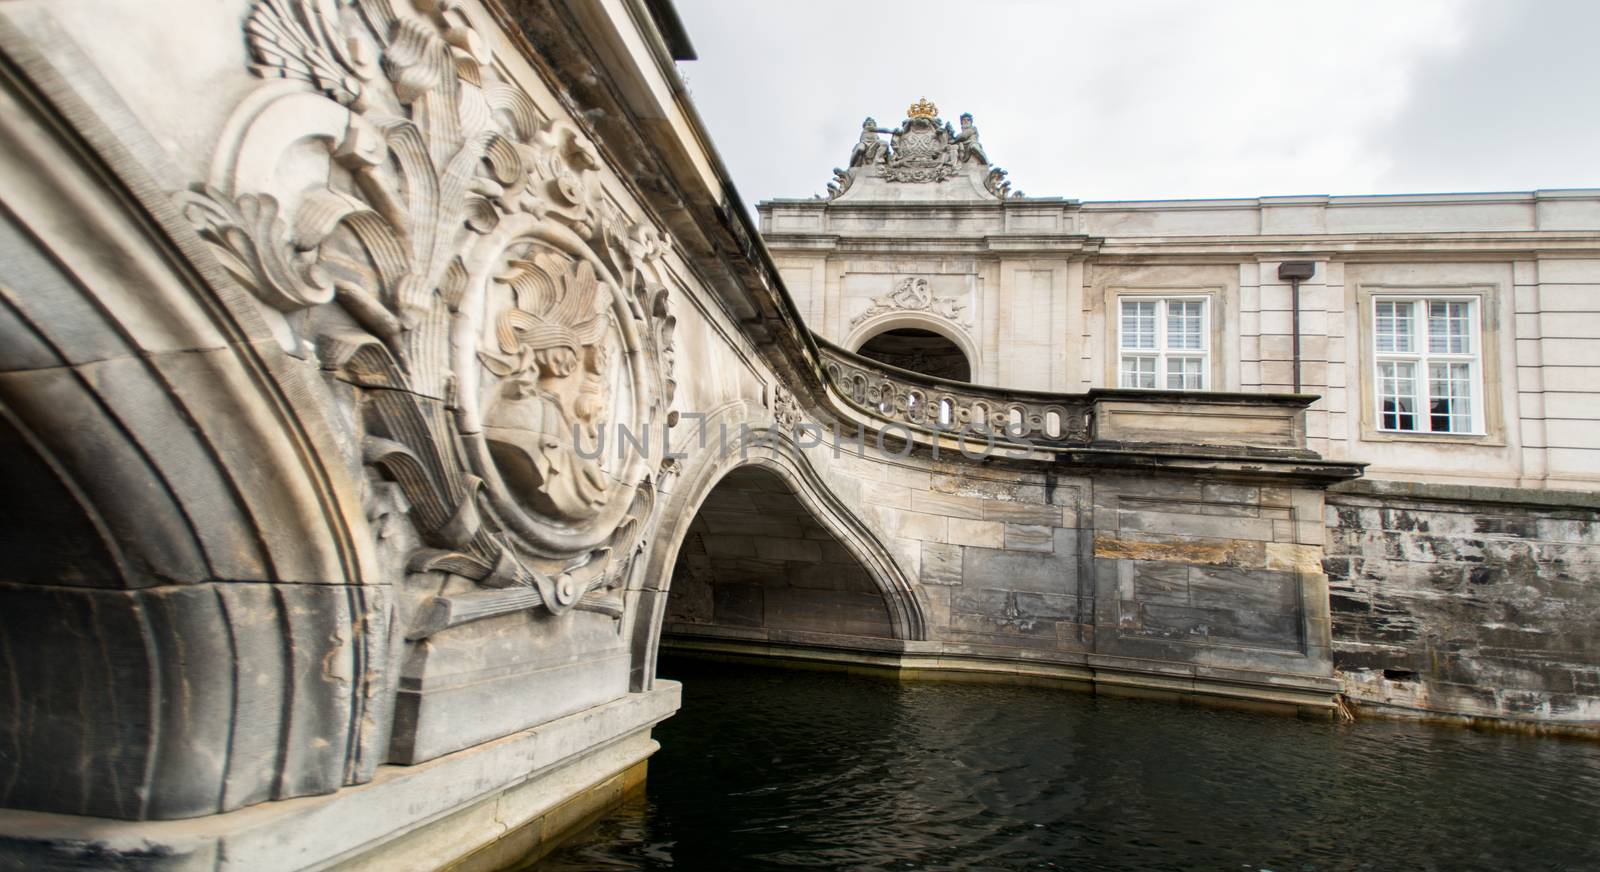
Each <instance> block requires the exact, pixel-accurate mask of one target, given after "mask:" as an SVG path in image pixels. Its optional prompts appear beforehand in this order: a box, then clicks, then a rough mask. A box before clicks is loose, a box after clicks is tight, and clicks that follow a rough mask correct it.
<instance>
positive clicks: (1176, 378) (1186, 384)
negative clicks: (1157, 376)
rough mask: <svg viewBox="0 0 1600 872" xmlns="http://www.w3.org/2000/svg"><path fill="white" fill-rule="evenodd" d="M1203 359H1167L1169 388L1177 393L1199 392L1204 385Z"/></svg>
mask: <svg viewBox="0 0 1600 872" xmlns="http://www.w3.org/2000/svg"><path fill="white" fill-rule="evenodd" d="M1201 362H1202V358H1199V357H1169V358H1167V388H1168V389H1170V390H1175V391H1198V390H1200V389H1201V388H1202V387H1204V385H1203V384H1202V381H1201V379H1202V376H1201V373H1202V372H1204V368H1203V367H1202V366H1201Z"/></svg>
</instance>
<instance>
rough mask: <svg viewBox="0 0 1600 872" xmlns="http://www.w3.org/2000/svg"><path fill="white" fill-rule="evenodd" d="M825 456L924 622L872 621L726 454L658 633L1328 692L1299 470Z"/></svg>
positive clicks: (837, 566)
mask: <svg viewBox="0 0 1600 872" xmlns="http://www.w3.org/2000/svg"><path fill="white" fill-rule="evenodd" d="M818 460H819V461H821V460H822V459H821V458H818ZM825 462H826V463H828V464H829V465H830V466H831V467H833V468H834V469H835V470H836V471H839V472H842V473H844V474H843V475H842V476H841V480H840V481H839V482H837V483H836V487H837V489H838V496H839V497H840V498H841V499H842V500H843V502H844V503H845V504H847V505H849V506H851V507H852V508H854V509H855V510H856V511H858V512H859V513H860V516H861V518H862V520H863V522H864V523H865V524H866V525H867V526H868V527H869V528H871V529H872V530H873V531H874V533H875V535H876V537H877V538H878V539H879V540H880V541H882V542H883V543H884V546H885V547H886V548H887V550H888V553H889V555H891V556H892V558H893V561H894V562H895V563H896V564H897V565H898V568H899V571H900V572H901V573H903V575H904V576H905V577H906V578H907V579H909V580H910V587H911V590H912V592H913V593H914V596H915V599H916V600H917V602H918V603H919V604H920V607H921V610H922V612H923V614H924V616H925V627H926V631H925V634H924V635H922V636H910V637H908V636H905V635H902V634H899V633H891V632H887V630H888V629H889V628H888V627H887V625H886V624H884V623H883V621H882V619H881V618H880V617H878V616H879V615H881V614H882V606H881V604H880V603H881V599H882V597H881V594H880V593H878V587H877V586H875V585H873V584H871V583H870V582H871V578H870V576H869V574H868V573H866V572H864V571H863V569H862V568H861V567H860V565H859V564H858V563H856V561H854V559H853V558H851V556H850V554H849V553H847V552H845V551H844V550H843V549H839V548H837V547H833V546H834V543H832V542H830V541H828V538H829V533H828V530H827V529H825V527H824V525H820V524H818V523H817V521H815V520H813V519H811V518H809V517H807V516H806V515H805V514H804V513H803V512H802V513H801V514H798V515H797V514H794V512H793V510H794V509H797V508H803V507H799V506H798V505H796V504H795V503H794V502H793V498H792V497H789V496H787V495H785V494H782V493H777V492H775V491H777V490H779V489H781V486H782V482H778V481H776V480H775V479H774V480H770V481H768V480H764V478H762V477H760V476H759V475H746V474H745V471H744V470H740V471H737V472H735V473H733V474H731V475H729V476H728V477H727V478H726V479H724V480H723V482H722V483H721V484H719V485H718V486H717V488H716V489H715V490H714V491H713V492H712V493H711V494H709V495H708V497H707V498H706V500H705V502H704V503H703V505H702V506H701V507H700V509H699V513H698V515H697V516H696V518H695V520H694V521H693V523H692V524H690V526H689V534H688V536H687V537H686V539H685V542H684V544H683V546H682V550H680V552H679V554H678V558H677V566H676V571H675V573H674V577H673V582H672V588H671V596H670V598H669V601H668V612H667V614H668V619H667V624H666V627H665V628H664V631H665V632H666V633H667V634H669V635H671V636H674V637H676V638H677V639H678V640H684V639H688V638H692V639H694V640H696V644H700V643H703V642H705V641H707V640H718V641H719V642H727V643H732V642H734V641H738V640H743V641H756V642H760V643H762V644H763V645H766V644H768V643H784V642H788V643H793V644H800V645H822V646H829V647H835V648H846V649H855V650H858V651H863V652H873V653H872V656H873V657H875V658H878V659H877V661H875V662H879V661H881V662H884V663H888V664H890V665H893V664H898V665H899V666H900V667H901V668H915V669H919V670H921V669H924V668H927V669H961V670H969V671H971V670H976V671H1001V672H1018V671H1021V672H1028V671H1029V670H1045V671H1052V670H1053V671H1052V672H1051V674H1053V675H1055V676H1056V677H1061V678H1066V679H1067V680H1071V681H1080V682H1083V683H1085V684H1092V685H1095V686H1105V687H1113V686H1114V687H1117V688H1122V689H1126V688H1137V689H1138V690H1139V692H1154V693H1159V694H1167V693H1175V694H1178V695H1185V696H1187V695H1204V696H1212V697H1243V698H1250V699H1253V700H1268V701H1278V702H1285V703H1289V704H1291V705H1310V706H1323V707H1326V706H1329V705H1330V704H1331V700H1332V696H1333V692H1334V690H1335V689H1336V688H1335V685H1334V683H1333V681H1332V678H1331V674H1332V667H1331V663H1330V660H1329V655H1328V632H1329V631H1328V618H1327V607H1326V603H1327V593H1326V579H1325V577H1324V576H1323V574H1322V567H1321V562H1320V561H1321V557H1322V550H1321V543H1322V539H1323V535H1324V528H1323V524H1322V498H1321V491H1320V490H1319V489H1318V488H1316V487H1314V486H1309V485H1308V484H1303V485H1298V486H1297V485H1295V484H1293V483H1290V482H1288V481H1286V480H1283V479H1274V478H1265V477H1262V476H1260V475H1259V474H1255V473H1250V472H1246V471H1241V470H1233V471H1231V472H1229V471H1226V470H1218V471H1211V472H1199V471H1192V470H1191V471H1186V472H1181V473H1171V472H1169V473H1162V472H1160V471H1157V470H1153V469H1152V470H1147V471H1134V470H1129V469H1120V468H1091V467H1085V466H1071V467H1068V466H1058V467H1051V468H1048V469H1049V471H1045V470H1042V469H1040V468H1039V467H1038V466H1036V465H1032V466H1030V465H1015V466H1013V465H1010V464H1004V463H997V462H995V461H993V460H991V461H985V462H973V461H970V460H964V459H961V458H960V456H959V454H958V455H957V456H956V457H955V458H952V457H950V456H948V454H946V455H945V456H943V457H942V458H940V459H933V458H932V457H930V456H929V455H928V453H927V452H924V451H921V450H919V451H916V452H912V453H910V454H907V455H904V456H896V455H894V454H888V453H884V452H882V451H878V450H875V449H872V448H868V449H867V450H866V451H865V452H863V453H862V454H861V455H860V456H856V455H854V454H851V453H849V452H845V453H842V454H841V455H840V456H838V457H831V458H826V461H825ZM1057 470H1059V472H1058V471H1057ZM766 478H770V477H766ZM808 613H809V614H808ZM824 633H831V634H832V636H831V638H830V637H825V636H824V635H823V634H824ZM795 656H804V655H802V654H800V653H799V652H796V654H795ZM886 657H887V658H889V659H888V660H884V659H883V658H886ZM895 657H898V658H900V659H899V660H894V658H895ZM930 657H931V658H937V663H934V662H933V661H931V660H929V659H927V658H930Z"/></svg>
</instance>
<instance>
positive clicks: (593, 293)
mask: <svg viewBox="0 0 1600 872" xmlns="http://www.w3.org/2000/svg"><path fill="white" fill-rule="evenodd" d="M245 31H246V36H247V40H248V44H249V48H250V53H251V56H252V58H253V60H254V66H253V70H254V72H255V73H256V74H257V75H259V76H261V77H262V78H265V79H271V80H281V81H272V82H269V83H267V84H264V85H262V86H261V87H260V88H259V89H258V90H257V91H256V92H255V93H253V94H252V95H251V96H250V97H248V98H246V99H245V100H244V101H243V103H242V104H241V106H240V107H239V109H238V110H237V111H236V113H235V115H234V117H233V118H232V120H231V121H230V123H229V124H228V126H227V128H226V130H227V134H226V135H225V138H224V141H223V143H222V144H221V146H220V148H219V151H218V154H217V156H216V159H215V163H214V167H213V171H212V174H211V178H210V179H209V181H208V183H207V184H205V185H200V186H196V188H195V189H194V190H192V191H189V192H185V193H183V194H181V195H180V197H179V199H180V204H181V206H182V207H183V209H184V211H185V214H186V215H187V216H188V218H189V219H190V221H191V222H193V224H194V225H195V227H196V228H197V229H198V230H199V232H200V233H201V235H202V237H203V238H204V239H206V240H207V241H208V242H209V243H210V244H211V246H212V250H213V251H214V253H215V254H216V255H217V256H218V257H219V258H220V260H221V261H222V263H223V264H224V266H225V267H226V268H227V269H228V271H229V272H230V273H231V274H232V275H233V276H234V277H235V278H236V279H237V280H238V281H240V282H241V283H242V284H243V285H244V286H245V287H246V288H248V289H249V290H250V291H251V292H252V293H253V294H254V295H255V296H256V297H257V298H258V299H259V300H260V301H261V302H262V303H263V304H264V305H265V306H266V307H267V308H266V309H265V313H266V315H267V317H268V318H269V320H271V321H272V323H273V325H274V328H275V330H276V332H277V335H278V337H279V340H280V342H282V344H283V345H284V347H285V348H286V349H287V350H289V351H290V352H291V353H293V354H297V355H300V356H304V357H308V358H312V359H315V360H317V361H318V362H320V364H321V366H322V367H323V368H324V369H325V370H326V371H328V372H330V373H331V374H332V375H334V377H336V378H339V379H341V380H343V381H346V382H348V383H350V384H352V385H355V386H356V387H357V388H359V389H360V391H361V394H362V400H361V403H360V404H359V407H360V408H361V410H362V411H361V420H360V426H361V429H362V432H363V433H364V434H365V435H364V440H365V441H364V444H363V452H364V462H365V463H367V464H368V465H369V466H370V467H371V468H372V469H373V470H375V472H376V475H377V478H378V479H379V480H380V481H382V482H392V483H394V484H395V485H396V486H398V488H399V491H400V493H401V494H403V497H404V500H403V502H404V505H405V506H406V507H408V517H409V519H410V520H411V522H412V523H413V524H414V525H415V527H416V529H417V530H418V531H419V533H420V536H421V539H422V544H421V547H417V548H415V549H414V550H412V552H411V553H410V554H409V557H408V560H407V565H408V568H409V570H410V571H411V572H414V573H416V572H443V573H446V574H448V575H450V576H457V577H460V578H463V579H467V580H469V581H470V582H472V584H473V591H472V592H470V593H464V594H456V595H453V596H437V597H433V598H432V599H431V600H428V601H427V602H426V603H425V604H424V605H423V607H422V608H420V609H419V610H418V612H417V613H416V615H415V616H414V619H413V620H412V622H411V625H410V626H409V628H408V635H409V636H410V637H411V638H422V637H425V636H427V635H429V634H432V633H436V632H438V631H440V630H442V629H445V628H446V627H449V626H453V625H455V624H459V623H462V622H464V621H468V620H473V619H476V618H481V617H487V616H489V615H494V614H501V613H505V612H508V611H514V610H518V609H524V608H530V607H536V606H542V607H543V608H546V609H549V610H550V611H551V612H554V613H557V614H563V613H566V612H568V611H570V610H573V609H585V610H591V611H599V612H602V613H606V614H611V615H614V616H616V615H620V614H621V610H622V605H621V598H620V595H619V594H617V593H616V592H615V591H616V588H617V587H618V586H619V585H620V584H621V583H622V582H623V580H624V578H625V577H626V575H627V572H628V568H629V566H630V563H631V561H632V560H633V558H634V556H635V555H636V554H637V553H638V552H639V550H640V549H642V548H643V547H644V544H645V541H646V539H645V533H646V530H647V528H648V527H650V526H651V524H652V522H653V520H654V518H653V514H654V506H655V502H656V496H655V490H656V482H655V478H656V476H657V474H658V469H657V467H656V465H657V463H658V462H659V459H657V458H651V457H646V456H643V455H641V454H640V452H639V451H638V450H637V446H628V447H627V448H626V450H624V447H623V446H618V445H615V444H609V445H608V444H606V434H607V430H608V428H617V427H622V426H626V427H628V428H630V429H631V430H632V431H634V432H641V431H643V430H645V428H649V427H659V426H662V425H663V424H670V423H671V422H672V421H673V420H674V419H675V415H672V414H670V413H669V411H668V410H669V407H670V405H671V402H672V397H673V392H674V388H675V383H674V381H673V375H672V344H673V330H674V327H675V319H674V318H673V315H672V312H671V303H670V295H669V292H668V290H667V287H666V283H665V281H664V278H663V275H662V273H661V271H660V260H661V258H662V256H663V255H664V254H665V253H666V251H667V250H668V246H667V242H666V240H665V239H663V238H662V236H661V235H660V234H659V233H658V232H657V231H656V230H655V228H654V227H652V226H650V225H649V224H645V223H638V222H634V221H631V220H630V219H629V218H628V217H627V216H625V215H624V214H623V212H622V209H621V208H619V207H618V206H617V205H616V204H615V203H613V202H612V201H611V200H609V199H608V198H607V196H606V195H605V193H604V192H603V190H602V188H601V186H600V184H599V183H598V179H597V174H596V171H597V170H598V169H599V168H600V166H601V164H600V159H599V156H598V154H597V152H596V151H595V149H594V147H593V146H592V145H591V144H590V143H589V142H588V141H587V140H586V139H585V138H584V136H583V134H582V133H581V132H580V131H579V130H578V129H577V128H576V127H574V126H572V125H571V124H569V123H567V122H565V121H562V120H552V119H548V118H546V117H544V115H543V114H542V113H541V112H540V110H539V109H538V108H537V107H536V106H535V105H534V103H533V102H532V100H531V99H530V98H529V97H528V96H527V94H526V93H524V92H523V91H522V90H520V89H519V88H518V87H516V86H515V85H514V84H513V83H512V82H511V81H510V80H509V78H508V77H507V76H505V75H504V74H503V73H502V71H501V69H500V67H499V66H498V64H497V63H496V60H495V58H494V57H493V54H492V52H491V51H490V50H489V49H488V48H487V46H486V43H485V42H484V41H483V40H482V39H481V38H480V37H479V35H478V34H477V33H476V32H474V31H473V30H472V27H471V25H470V23H469V22H468V20H467V18H466V16H465V13H464V12H462V11H461V10H460V9H459V8H458V7H457V5H456V4H453V3H450V2H443V0H439V2H435V0H416V2H412V3H394V2H391V0H259V2H258V3H257V4H256V5H255V7H254V8H253V9H252V11H251V13H250V15H249V18H248V20H247V22H246V25H245ZM615 441H616V440H613V442H615ZM390 502H391V503H394V502H395V501H392V500H391V501H390Z"/></svg>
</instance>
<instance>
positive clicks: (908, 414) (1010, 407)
mask: <svg viewBox="0 0 1600 872" xmlns="http://www.w3.org/2000/svg"><path fill="white" fill-rule="evenodd" d="M822 356H823V366H824V368H825V370H826V371H827V373H828V377H829V379H831V380H832V381H833V384H834V386H835V387H836V388H837V390H838V391H839V393H840V394H841V395H842V396H843V397H844V399H845V400H847V401H849V402H850V403H851V404H853V405H854V406H856V407H857V408H859V409H861V410H862V411H864V412H866V413H867V414H869V415H872V416H873V417H875V418H880V419H882V420H885V421H890V422H894V423H896V424H901V425H904V426H908V427H914V428H917V429H920V430H927V431H957V432H959V431H962V430H967V431H968V432H973V433H978V434H983V433H985V432H987V433H988V434H991V435H992V436H993V438H994V440H995V442H996V443H997V444H1003V443H1014V444H1023V445H1027V444H1033V445H1040V446H1049V447H1058V448H1059V447H1067V446H1080V445H1088V444H1089V430H1090V426H1089V424H1090V412H1091V405H1092V404H1091V403H1090V402H1089V400H1088V398H1087V397H1084V396H1061V397H1057V398H1055V399H1054V400H1053V401H1043V402H1041V401H1040V400H1038V399H1034V398H1024V397H1020V396H1017V395H1015V394H1008V393H1007V392H1005V391H1003V390H1001V389H998V388H985V387H980V386H978V385H967V386H962V387H955V386H952V385H948V384H944V383H941V382H936V381H933V380H931V379H920V378H918V377H917V376H915V375H913V374H910V373H901V372H892V371H890V370H888V369H885V368H884V367H883V366H882V365H881V364H879V363H878V362H877V361H874V360H869V359H867V358H865V357H862V356H860V355H858V354H851V353H849V352H847V351H844V350H842V349H838V348H834V347H832V346H827V345H825V346H823V348H822Z"/></svg>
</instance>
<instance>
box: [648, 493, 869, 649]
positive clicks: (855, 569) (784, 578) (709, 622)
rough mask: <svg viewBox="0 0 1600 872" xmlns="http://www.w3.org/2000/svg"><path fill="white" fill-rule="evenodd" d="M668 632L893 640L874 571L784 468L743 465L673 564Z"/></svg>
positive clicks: (715, 496) (704, 508) (708, 503)
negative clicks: (805, 501)
mask: <svg viewBox="0 0 1600 872" xmlns="http://www.w3.org/2000/svg"><path fill="white" fill-rule="evenodd" d="M664 630H665V632H666V633H667V634H668V635H675V636H685V635H716V636H731V637H735V638H763V639H770V640H773V641H779V640H781V639H782V638H783V637H784V636H785V635H786V634H788V633H806V634H811V633H827V634H830V635H842V636H855V637H867V638H876V639H893V638H895V636H896V634H895V631H894V623H893V621H892V619H891V618H890V613H889V607H888V604H887V603H886V602H885V600H884V596H883V593H882V591H881V590H880V589H879V587H878V586H877V584H876V583H874V581H873V579H872V577H871V576H870V574H869V573H868V571H867V569H866V568H865V567H864V566H862V565H861V563H860V562H859V561H858V560H857V559H856V558H855V557H854V556H853V555H852V554H851V553H850V551H849V550H848V549H847V548H846V547H845V546H844V545H843V544H842V543H841V542H839V540H838V539H837V538H835V537H834V535H833V534H832V533H831V532H830V531H829V530H828V529H827V528H826V527H824V526H823V525H822V524H821V523H820V522H818V521H817V520H816V519H815V518H814V517H812V515H811V513H810V512H809V511H808V510H807V509H806V507H805V506H804V505H802V504H801V502H800V500H799V498H798V497H797V496H796V495H795V493H794V491H793V490H791V489H790V487H789V485H788V484H787V483H786V482H785V481H784V480H783V479H782V478H780V477H778V476H777V475H776V474H774V473H772V472H770V471H768V470H765V469H762V468H759V467H744V468H741V469H736V470H734V471H733V472H730V473H728V475H727V476H725V477H724V478H723V479H722V481H720V482H718V484H717V486H716V487H715V488H713V489H712V490H711V492H710V493H709V494H708V495H707V496H706V499H705V502H704V503H703V504H702V505H701V507H700V511H699V512H698V513H697V514H696V516H695V518H694V520H693V521H692V522H691V523H690V525H689V531H688V534H687V536H686V537H685V539H684V542H683V545H682V546H681V547H680V548H679V549H678V559H677V562H676V564H675V566H674V567H673V575H672V587H671V595H670V596H669V597H668V599H667V615H666V627H665V628H664Z"/></svg>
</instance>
